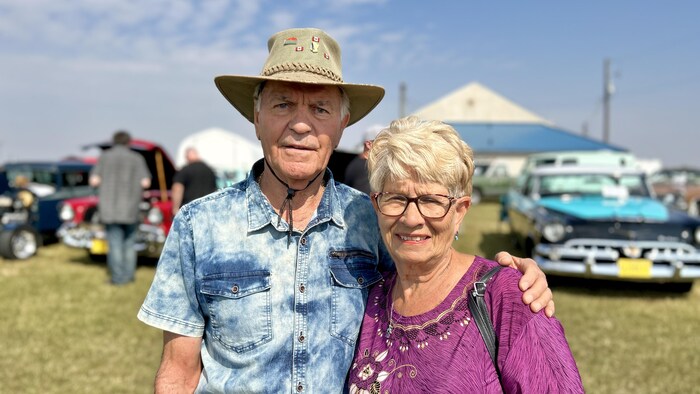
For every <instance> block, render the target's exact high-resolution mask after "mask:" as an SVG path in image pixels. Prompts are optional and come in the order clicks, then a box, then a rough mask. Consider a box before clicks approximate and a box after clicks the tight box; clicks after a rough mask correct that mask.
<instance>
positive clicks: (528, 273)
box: [496, 252, 554, 317]
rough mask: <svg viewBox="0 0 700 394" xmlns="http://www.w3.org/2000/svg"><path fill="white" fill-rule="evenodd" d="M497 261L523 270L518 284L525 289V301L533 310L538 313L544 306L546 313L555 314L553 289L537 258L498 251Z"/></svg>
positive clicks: (549, 315) (550, 315) (548, 314)
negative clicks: (538, 264) (536, 260)
mask: <svg viewBox="0 0 700 394" xmlns="http://www.w3.org/2000/svg"><path fill="white" fill-rule="evenodd" d="M496 261H498V264H500V265H502V266H505V267H511V268H515V269H517V270H518V271H520V272H522V274H523V277H522V278H520V282H519V283H518V285H519V286H520V290H522V291H523V302H524V303H525V304H526V305H530V310H531V311H533V312H535V313H537V312H539V311H540V310H541V309H542V308H543V307H544V313H545V314H546V315H547V316H548V317H552V316H554V300H553V295H552V290H550V288H549V285H548V284H547V277H546V276H545V275H544V272H542V270H541V269H540V267H538V266H537V262H535V260H533V259H523V258H520V257H516V256H513V255H511V254H510V253H508V252H498V253H497V254H496Z"/></svg>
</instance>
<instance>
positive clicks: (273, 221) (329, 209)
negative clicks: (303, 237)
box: [244, 159, 345, 232]
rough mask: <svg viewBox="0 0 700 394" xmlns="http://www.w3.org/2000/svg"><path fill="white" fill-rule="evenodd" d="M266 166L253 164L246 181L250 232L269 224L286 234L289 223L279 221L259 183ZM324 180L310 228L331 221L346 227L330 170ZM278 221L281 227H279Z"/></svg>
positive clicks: (327, 170)
mask: <svg viewBox="0 0 700 394" xmlns="http://www.w3.org/2000/svg"><path fill="white" fill-rule="evenodd" d="M264 166H265V164H264V161H263V159H260V160H258V161H257V162H256V163H255V164H253V169H252V171H250V174H248V178H246V180H245V181H244V183H245V185H244V187H245V192H246V206H247V207H248V232H253V231H257V230H260V229H261V228H263V227H265V226H267V225H268V224H269V225H272V226H273V227H275V229H276V230H277V231H280V232H285V231H287V222H286V221H285V220H284V218H283V220H282V221H279V215H277V213H276V212H275V210H274V209H273V208H272V205H271V204H270V202H269V201H268V200H267V197H265V195H264V194H263V193H262V190H261V189H260V184H258V182H257V179H258V178H259V177H260V174H262V171H263V170H264V168H265V167H264ZM323 180H324V182H326V188H325V190H324V191H323V197H322V198H321V202H320V203H319V205H318V208H316V215H315V217H314V218H313V219H312V220H311V222H310V223H309V225H308V228H311V227H313V226H315V225H317V224H319V223H324V222H327V221H329V220H330V221H333V222H334V223H335V224H336V225H337V226H339V227H345V220H344V219H343V208H342V207H341V204H340V198H339V194H338V189H337V188H336V187H335V181H334V180H333V173H332V172H331V170H329V169H328V168H326V172H325V174H324V175H323ZM278 221H279V226H278V225H277V223H278Z"/></svg>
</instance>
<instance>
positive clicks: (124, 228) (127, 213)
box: [89, 130, 151, 285]
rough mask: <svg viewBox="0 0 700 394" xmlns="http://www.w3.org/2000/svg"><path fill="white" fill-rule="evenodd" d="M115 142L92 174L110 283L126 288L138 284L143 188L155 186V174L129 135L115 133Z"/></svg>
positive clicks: (102, 155)
mask: <svg viewBox="0 0 700 394" xmlns="http://www.w3.org/2000/svg"><path fill="white" fill-rule="evenodd" d="M112 142H113V146H112V147H111V148H109V149H107V150H105V151H104V152H102V154H101V155H100V158H99V160H98V161H97V164H96V165H95V166H94V167H93V168H92V170H91V171H90V180H89V182H90V186H92V187H98V188H99V191H98V197H99V203H98V206H97V209H98V213H99V215H100V221H101V222H102V223H104V224H105V230H106V232H107V244H108V247H109V249H108V251H107V267H108V269H109V274H110V281H111V283H112V284H114V285H122V284H125V283H129V282H133V281H134V274H135V272H136V259H137V256H136V254H137V253H136V249H135V248H134V243H135V240H136V230H137V228H138V225H139V221H140V216H139V204H140V203H141V201H142V199H143V196H142V193H143V189H148V188H149V187H150V186H151V173H150V171H149V170H148V166H147V165H146V161H145V160H144V158H143V156H141V155H139V154H138V153H136V152H134V151H132V150H131V149H129V143H130V142H131V135H129V133H128V132H126V131H122V130H120V131H117V132H115V133H114V135H113V137H112Z"/></svg>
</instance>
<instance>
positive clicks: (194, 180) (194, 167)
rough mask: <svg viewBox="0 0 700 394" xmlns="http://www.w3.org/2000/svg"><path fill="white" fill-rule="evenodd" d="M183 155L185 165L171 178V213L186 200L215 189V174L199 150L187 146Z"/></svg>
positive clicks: (175, 211)
mask: <svg viewBox="0 0 700 394" xmlns="http://www.w3.org/2000/svg"><path fill="white" fill-rule="evenodd" d="M185 157H186V159H187V165H185V166H184V167H182V169H180V171H178V173H177V174H175V177H174V178H173V188H172V198H173V214H176V213H177V211H178V210H179V209H180V207H181V206H183V205H185V204H187V203H188V202H190V201H192V200H195V199H197V198H199V197H202V196H206V195H207V194H209V193H211V192H214V191H216V174H215V173H214V170H212V169H211V167H209V166H208V165H207V164H206V163H204V162H203V161H202V160H201V158H200V157H199V152H197V150H196V149H195V148H187V150H186V151H185Z"/></svg>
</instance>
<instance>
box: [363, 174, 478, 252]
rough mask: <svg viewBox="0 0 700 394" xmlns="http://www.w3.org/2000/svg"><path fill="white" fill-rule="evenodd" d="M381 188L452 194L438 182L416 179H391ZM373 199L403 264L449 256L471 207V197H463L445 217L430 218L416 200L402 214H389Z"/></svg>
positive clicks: (412, 194)
mask: <svg viewBox="0 0 700 394" xmlns="http://www.w3.org/2000/svg"><path fill="white" fill-rule="evenodd" d="M382 191H383V192H390V193H397V194H402V195H404V196H406V197H409V198H411V197H417V196H421V195H426V194H442V195H449V193H448V191H447V188H446V187H445V186H442V185H440V184H438V183H427V184H424V183H416V182H413V181H412V180H410V179H408V180H402V181H398V182H391V181H389V182H387V183H386V184H385V185H384V188H383V190H382ZM454 197H459V196H454ZM373 202H374V204H375V207H374V208H375V210H377V217H378V220H379V228H380V230H381V232H382V238H383V239H384V243H385V244H386V247H387V249H388V250H389V253H391V257H392V258H393V259H394V262H395V263H396V264H397V265H403V266H409V265H413V264H427V263H431V262H433V263H437V262H439V261H440V259H442V258H443V257H444V256H446V255H447V253H448V252H449V251H450V247H451V246H452V241H453V240H454V236H455V233H456V232H457V231H458V230H459V226H460V224H461V223H462V219H463V218H464V215H465V214H466V213H467V210H468V209H469V197H463V198H459V199H457V200H455V202H454V204H452V206H451V207H450V208H449V211H448V212H447V214H446V215H445V216H444V217H443V218H440V219H428V218H426V217H424V216H423V215H422V214H421V213H420V212H419V211H418V207H417V206H416V203H415V202H410V203H409V204H408V206H407V207H406V210H405V211H404V213H403V215H401V216H397V217H390V216H386V215H384V214H382V213H381V212H380V211H379V209H378V207H377V204H376V201H374V199H373Z"/></svg>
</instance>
